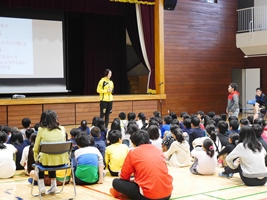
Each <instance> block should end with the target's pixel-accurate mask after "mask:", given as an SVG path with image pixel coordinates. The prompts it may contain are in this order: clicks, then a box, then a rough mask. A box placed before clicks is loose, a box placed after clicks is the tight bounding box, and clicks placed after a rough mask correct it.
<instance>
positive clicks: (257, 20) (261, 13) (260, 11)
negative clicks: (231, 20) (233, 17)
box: [237, 5, 267, 33]
mask: <svg viewBox="0 0 267 200" xmlns="http://www.w3.org/2000/svg"><path fill="white" fill-rule="evenodd" d="M237 13H238V30H237V32H238V33H242V32H253V31H261V30H267V5H264V6H257V7H251V8H244V9H239V10H237Z"/></svg>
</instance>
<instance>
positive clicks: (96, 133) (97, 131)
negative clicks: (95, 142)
mask: <svg viewBox="0 0 267 200" xmlns="http://www.w3.org/2000/svg"><path fill="white" fill-rule="evenodd" d="M100 133H101V131H100V129H99V128H98V127H97V126H94V127H93V128H92V129H91V135H92V136H93V137H99V135H100Z"/></svg>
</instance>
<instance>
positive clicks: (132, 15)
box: [127, 5, 156, 90]
mask: <svg viewBox="0 0 267 200" xmlns="http://www.w3.org/2000/svg"><path fill="white" fill-rule="evenodd" d="M140 7H141V15H142V25H143V31H144V39H145V45H146V52H147V57H148V60H149V63H150V68H151V74H150V80H149V89H150V90H155V89H156V87H155V42H154V6H148V5H140ZM127 13H128V17H127V30H128V34H129V37H130V39H131V41H132V45H133V47H134V50H135V52H136V54H137V56H138V57H139V59H140V61H141V62H142V63H143V65H144V66H146V67H147V65H146V63H145V61H144V57H143V53H142V50H141V45H140V39H139V34H138V26H137V21H136V11H135V6H131V7H129V9H128V12H127Z"/></svg>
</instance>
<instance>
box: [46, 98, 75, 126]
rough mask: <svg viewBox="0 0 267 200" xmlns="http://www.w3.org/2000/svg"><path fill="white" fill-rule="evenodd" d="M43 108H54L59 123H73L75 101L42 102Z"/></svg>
mask: <svg viewBox="0 0 267 200" xmlns="http://www.w3.org/2000/svg"><path fill="white" fill-rule="evenodd" d="M43 109H44V111H45V110H54V111H55V112H56V114H57V116H58V120H59V122H60V124H61V125H70V124H75V103H62V104H44V105H43Z"/></svg>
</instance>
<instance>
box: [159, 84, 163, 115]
mask: <svg viewBox="0 0 267 200" xmlns="http://www.w3.org/2000/svg"><path fill="white" fill-rule="evenodd" d="M163 84H164V82H161V83H160V84H159V107H160V115H161V116H162V98H161V86H162V85H163Z"/></svg>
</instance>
